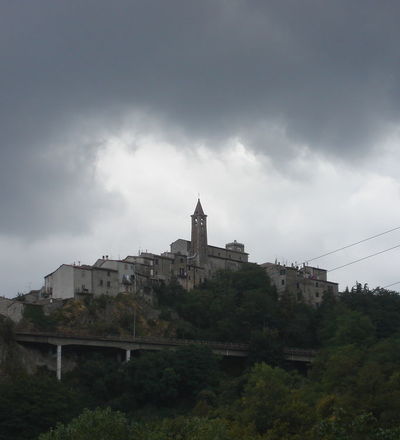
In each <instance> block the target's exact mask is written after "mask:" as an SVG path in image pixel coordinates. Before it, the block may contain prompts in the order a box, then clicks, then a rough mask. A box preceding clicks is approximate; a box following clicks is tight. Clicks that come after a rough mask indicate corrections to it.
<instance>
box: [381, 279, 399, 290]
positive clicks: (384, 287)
mask: <svg viewBox="0 0 400 440" xmlns="http://www.w3.org/2000/svg"><path fill="white" fill-rule="evenodd" d="M395 284H400V281H396V282H395V283H392V284H388V285H387V286H383V287H382V289H386V288H387V287H392V286H394V285H395Z"/></svg>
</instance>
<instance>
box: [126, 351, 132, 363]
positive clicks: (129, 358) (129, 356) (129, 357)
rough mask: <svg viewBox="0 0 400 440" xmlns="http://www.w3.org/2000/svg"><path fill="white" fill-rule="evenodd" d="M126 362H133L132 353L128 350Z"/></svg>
mask: <svg viewBox="0 0 400 440" xmlns="http://www.w3.org/2000/svg"><path fill="white" fill-rule="evenodd" d="M125 359H126V362H129V361H130V360H131V351H130V350H129V349H128V350H126V358H125Z"/></svg>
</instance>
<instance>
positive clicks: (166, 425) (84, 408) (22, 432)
mask: <svg viewBox="0 0 400 440" xmlns="http://www.w3.org/2000/svg"><path fill="white" fill-rule="evenodd" d="M157 295H158V301H159V305H160V307H161V309H162V315H163V319H164V320H171V322H172V321H174V323H175V324H176V328H177V331H178V332H179V336H181V337H185V338H194V339H212V340H225V341H238V342H239V341H243V342H250V343H251V356H250V357H249V359H248V361H247V364H246V365H245V366H244V368H243V369H242V371H241V372H240V373H233V370H230V369H229V368H228V369H227V368H226V365H224V364H223V363H222V362H221V359H219V358H217V357H216V356H215V355H213V354H212V353H211V352H210V351H209V350H208V349H207V348H205V347H204V346H191V347H183V348H180V349H177V350H176V351H161V352H155V353H143V354H141V355H140V356H137V357H136V356H135V357H133V358H132V360H131V361H130V362H128V363H118V362H117V361H116V360H113V359H109V358H104V357H100V356H99V355H97V356H92V357H90V358H89V357H85V359H83V360H82V361H81V364H80V365H79V368H77V369H75V370H74V371H73V372H71V373H69V374H67V375H65V376H64V378H63V381H62V382H61V383H60V382H57V381H56V380H55V379H54V378H53V377H52V376H51V377H49V374H48V373H47V372H45V371H43V372H41V373H39V374H37V375H36V376H25V375H24V374H23V373H21V371H20V370H17V371H15V372H13V371H12V369H11V371H10V370H9V371H8V372H7V375H5V376H4V377H3V379H2V381H1V383H0V440H6V439H7V440H8V439H13V440H19V439H21V440H25V439H26V440H28V439H35V438H38V436H39V435H40V437H39V438H40V440H61V439H63V440H72V439H74V440H75V439H78V440H86V439H87V440H89V439H92V438H96V437H97V438H99V439H103V438H104V439H108V440H114V439H115V440H117V439H118V440H120V439H127V440H137V439H139V440H142V439H143V440H145V439H146V440H169V439H171V440H172V439H174V440H175V439H180V440H189V439H190V440H225V439H226V440H228V439H232V440H239V439H240V440H304V439H306V440H333V439H334V440H358V439H359V440H395V439H396V440H397V439H399V438H400V332H399V330H400V297H399V295H398V294H397V293H395V292H390V291H387V290H384V289H374V290H370V289H368V286H365V285H364V286H363V285H361V284H357V285H356V286H355V287H354V288H353V289H351V290H348V291H346V292H343V293H342V294H340V295H339V297H338V298H333V297H331V296H326V297H325V298H324V300H323V303H322V305H321V306H320V307H319V308H318V309H314V308H312V307H309V306H307V305H304V304H298V303H296V302H295V301H293V300H292V299H291V298H290V297H282V298H278V297H277V295H276V292H275V289H274V288H273V286H271V285H270V283H269V280H268V278H267V276H266V275H265V273H264V272H263V270H262V269H261V268H260V267H258V266H257V265H248V266H246V267H244V268H243V269H242V270H241V271H239V272H233V273H232V272H221V273H220V274H218V276H217V277H216V278H215V279H214V280H211V281H208V282H207V283H205V284H204V285H202V286H201V287H199V288H198V289H196V290H194V291H191V292H185V291H183V290H182V289H180V288H179V286H178V285H177V284H176V283H171V284H170V285H167V286H164V287H162V288H160V289H159V291H158V292H157ZM3 327H4V326H3ZM5 332H6V334H7V340H8V341H11V340H12V336H11V333H10V330H9V329H8V330H7V329H6V331H5ZM9 343H12V342H9ZM285 346H295V347H307V348H314V349H317V350H318V356H317V358H316V360H315V361H314V362H313V364H312V367H311V368H310V369H309V371H308V373H307V374H304V373H302V374H300V373H299V372H298V371H296V370H295V369H294V367H293V365H289V364H287V363H286V362H285V360H284V358H283V356H282V349H283V347H285ZM52 374H54V373H52ZM57 423H59V425H58V426H57ZM50 428H53V430H52V431H51V432H47V431H48V430H49V429H50Z"/></svg>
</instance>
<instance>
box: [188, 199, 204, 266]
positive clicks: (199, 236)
mask: <svg viewBox="0 0 400 440" xmlns="http://www.w3.org/2000/svg"><path fill="white" fill-rule="evenodd" d="M191 217H192V237H191V238H192V240H191V245H190V251H191V255H192V258H193V260H194V261H195V262H196V265H197V266H200V267H204V266H205V265H206V263H207V216H206V215H205V214H204V211H203V208H202V206H201V203H200V199H198V200H197V205H196V208H195V210H194V213H193V215H192V216H191Z"/></svg>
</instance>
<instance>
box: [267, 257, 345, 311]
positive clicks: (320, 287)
mask: <svg viewBox="0 0 400 440" xmlns="http://www.w3.org/2000/svg"><path fill="white" fill-rule="evenodd" d="M261 267H263V268H264V269H265V271H266V272H267V274H268V275H269V277H270V279H271V282H272V284H273V285H274V286H275V287H276V289H277V292H278V295H280V296H282V295H284V294H289V295H292V296H293V297H294V298H295V299H296V300H297V301H299V302H300V301H301V302H305V303H307V304H310V305H312V306H315V307H318V306H319V305H320V304H321V302H322V299H323V296H324V294H326V293H330V294H332V295H337V294H338V289H339V285H338V283H334V282H332V281H328V280H327V271H326V270H325V269H320V268H318V267H312V266H305V265H304V266H302V267H298V266H295V265H291V266H286V265H281V264H277V263H264V264H261Z"/></svg>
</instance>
